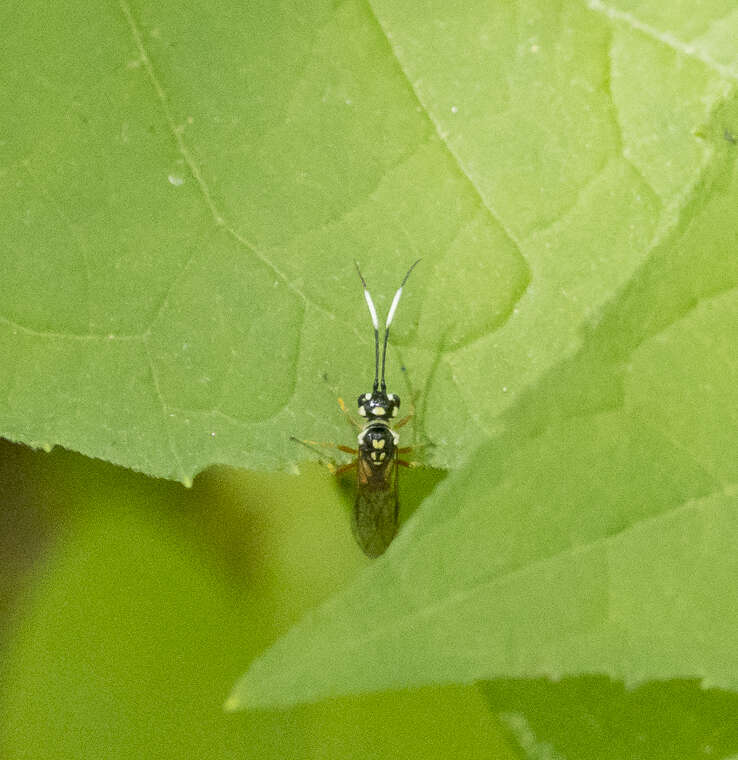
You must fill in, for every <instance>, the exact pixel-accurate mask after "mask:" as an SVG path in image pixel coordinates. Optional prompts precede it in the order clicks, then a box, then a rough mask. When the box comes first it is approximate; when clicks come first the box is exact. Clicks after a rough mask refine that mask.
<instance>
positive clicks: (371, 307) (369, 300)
mask: <svg viewBox="0 0 738 760" xmlns="http://www.w3.org/2000/svg"><path fill="white" fill-rule="evenodd" d="M364 298H366V305H367V306H368V307H369V313H370V314H371V315H372V324H373V325H374V329H375V330H379V320H378V319H377V310H376V309H375V308H374V301H372V297H371V296H370V295H369V291H368V290H367V289H366V288H364ZM393 308H394V304H393Z"/></svg>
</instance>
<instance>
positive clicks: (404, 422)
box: [394, 409, 415, 430]
mask: <svg viewBox="0 0 738 760" xmlns="http://www.w3.org/2000/svg"><path fill="white" fill-rule="evenodd" d="M414 414H415V410H414V409H413V410H412V411H411V412H410V413H409V414H407V415H406V416H405V417H403V418H402V419H401V420H400V421H399V422H398V423H397V424H396V425H394V428H395V430H398V429H399V428H401V427H404V426H405V425H407V423H408V422H410V420H411V419H412V418H413V415H414Z"/></svg>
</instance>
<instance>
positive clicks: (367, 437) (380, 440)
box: [358, 421, 400, 468]
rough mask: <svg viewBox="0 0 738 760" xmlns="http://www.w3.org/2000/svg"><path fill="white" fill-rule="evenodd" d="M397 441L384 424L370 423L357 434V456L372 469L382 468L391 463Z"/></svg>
mask: <svg viewBox="0 0 738 760" xmlns="http://www.w3.org/2000/svg"><path fill="white" fill-rule="evenodd" d="M399 439H400V437H399V436H398V435H397V433H396V432H395V431H394V430H392V428H391V427H390V426H389V425H388V424H387V423H386V422H376V421H375V422H371V423H369V424H368V425H367V426H366V427H365V428H364V429H363V430H362V431H361V433H359V437H358V440H359V456H360V457H362V458H363V459H365V460H366V461H367V462H370V463H371V465H372V466H373V467H377V468H379V467H384V466H385V465H387V464H388V463H389V462H391V461H392V458H393V457H394V455H395V449H396V448H397V444H398V441H399Z"/></svg>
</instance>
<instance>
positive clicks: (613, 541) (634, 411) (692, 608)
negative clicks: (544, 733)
mask: <svg viewBox="0 0 738 760" xmlns="http://www.w3.org/2000/svg"><path fill="white" fill-rule="evenodd" d="M737 326H738V306H737V305H736V301H735V298H734V294H733V293H732V292H729V293H727V294H724V295H721V296H716V297H714V298H712V299H707V300H705V301H703V302H701V303H700V304H699V305H698V306H697V307H696V308H694V309H692V310H691V311H690V312H689V313H688V314H687V315H686V316H685V317H683V318H682V319H681V320H679V321H677V322H675V323H673V324H672V325H670V326H669V327H667V328H666V329H664V330H662V331H661V332H658V333H656V334H655V335H654V336H653V337H651V338H649V339H647V340H645V341H644V342H643V343H641V344H640V346H639V347H638V348H637V349H636V350H635V351H634V352H633V354H632V356H631V359H630V363H629V365H628V367H627V377H626V379H625V380H624V398H623V403H622V406H621V407H619V408H617V409H613V410H611V411H604V412H595V413H592V414H586V415H583V416H581V417H580V418H576V419H572V420H568V421H566V422H561V423H556V424H553V425H551V427H549V428H548V429H547V430H546V431H545V432H543V433H541V434H540V435H537V436H534V437H529V438H525V437H522V438H521V437H518V438H517V439H516V437H515V436H514V435H513V436H506V437H504V438H502V439H499V440H495V441H492V442H490V443H488V444H485V445H484V446H482V447H481V448H480V450H479V451H478V452H477V454H476V455H475V456H474V457H473V458H472V459H471V460H470V462H469V464H468V465H467V466H466V467H464V468H462V469H461V470H460V471H459V472H458V473H456V474H454V475H451V476H450V477H449V478H448V479H447V480H446V481H444V482H443V483H442V484H441V485H440V486H439V488H438V489H437V490H436V491H435V493H434V494H433V495H432V496H431V497H429V499H428V500H427V501H426V503H425V504H424V506H423V508H422V509H421V510H419V511H418V512H417V513H416V514H415V517H414V519H413V520H411V521H410V523H409V524H408V525H407V526H406V528H405V530H404V532H403V533H401V535H400V536H399V537H398V538H397V539H396V540H395V543H394V544H393V545H392V546H391V547H390V549H389V551H388V552H387V554H386V555H385V556H384V557H383V558H381V559H380V560H379V561H378V562H377V563H376V564H374V565H373V566H372V567H371V568H370V569H369V570H368V571H367V572H366V573H365V574H363V575H362V576H361V577H360V578H359V579H358V580H357V581H356V582H355V583H354V584H353V585H352V586H351V587H350V588H348V589H347V590H346V591H345V592H343V593H341V594H339V595H338V596H336V597H335V598H334V599H332V600H331V601H330V602H328V603H327V604H326V605H324V606H323V607H321V608H319V609H318V610H317V611H316V612H315V613H314V614H313V615H311V616H309V617H307V618H305V619H304V620H303V621H302V622H301V623H300V624H299V625H297V626H296V627H295V628H294V629H293V630H292V631H290V633H289V634H287V635H286V636H285V637H283V638H282V639H280V640H279V641H278V642H277V643H276V644H275V645H274V646H273V647H272V648H271V649H270V650H268V651H267V653H266V654H265V655H263V656H262V657H261V658H260V659H258V660H257V661H256V662H255V663H254V664H253V665H252V666H251V668H250V670H249V672H248V673H247V674H246V676H245V677H244V678H243V679H242V680H241V682H240V683H239V684H238V686H237V687H236V689H235V691H234V694H233V695H232V697H231V701H230V703H229V704H230V706H232V707H235V706H256V705H275V704H290V703H292V702H294V701H302V700H313V699H318V698H322V697H326V696H331V695H336V694H343V693H355V692H362V691H371V690H378V689H386V688H398V687H400V686H406V685H408V684H410V685H420V684H424V683H438V682H440V683H443V682H468V681H472V680H477V679H480V678H494V677H531V676H549V677H552V678H558V677H560V676H561V675H570V674H586V673H606V674H608V675H610V676H611V677H613V678H618V679H624V680H625V681H626V682H627V683H629V684H631V685H635V684H638V683H641V682H643V681H646V680H648V679H664V678H672V677H697V678H700V679H702V681H703V683H705V684H710V685H716V686H721V687H724V688H729V689H736V688H738V657H737V656H736V652H738V647H736V644H737V643H738V641H737V640H736V630H738V585H737V584H736V583H735V581H736V578H738V560H737V559H736V554H735V552H734V551H733V547H734V546H735V542H736V539H737V538H738V509H737V508H736V507H737V506H738V489H736V487H735V482H736V480H735V479H736V474H737V473H736V461H735V456H734V451H735V440H734V437H735V427H734V426H733V427H731V428H730V429H729V430H727V431H726V429H725V426H724V421H725V420H726V419H729V418H730V416H731V415H734V413H735V411H734V410H735V404H734V401H735V398H734V397H735V387H736V382H737V381H738V366H737V365H736V363H735V360H734V359H733V358H727V360H726V357H730V353H729V349H728V347H729V346H731V345H733V346H734V345H735V342H736V339H738V327H737ZM726 444H732V445H726Z"/></svg>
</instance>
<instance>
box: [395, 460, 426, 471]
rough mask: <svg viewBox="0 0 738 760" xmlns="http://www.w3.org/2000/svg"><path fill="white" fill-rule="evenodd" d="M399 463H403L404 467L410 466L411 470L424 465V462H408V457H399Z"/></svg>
mask: <svg viewBox="0 0 738 760" xmlns="http://www.w3.org/2000/svg"><path fill="white" fill-rule="evenodd" d="M397 464H399V465H402V466H403V467H409V468H410V469H411V470H412V469H415V468H416V467H422V466H423V463H422V462H408V461H407V459H398V460H397Z"/></svg>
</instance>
